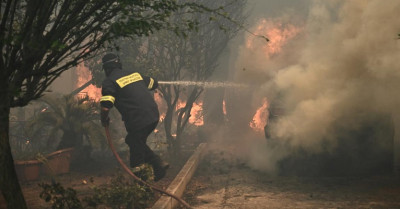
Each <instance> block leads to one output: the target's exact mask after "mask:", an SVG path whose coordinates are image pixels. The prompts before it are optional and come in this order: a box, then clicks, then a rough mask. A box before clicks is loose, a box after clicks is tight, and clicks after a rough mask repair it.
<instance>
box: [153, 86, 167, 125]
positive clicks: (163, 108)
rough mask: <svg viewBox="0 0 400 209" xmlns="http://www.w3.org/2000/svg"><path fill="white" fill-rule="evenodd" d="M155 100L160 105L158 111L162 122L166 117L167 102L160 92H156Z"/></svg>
mask: <svg viewBox="0 0 400 209" xmlns="http://www.w3.org/2000/svg"><path fill="white" fill-rule="evenodd" d="M154 100H155V101H156V103H157V106H158V111H159V112H160V122H162V121H163V120H164V118H165V114H166V112H167V109H166V106H167V105H166V104H165V103H164V100H163V99H162V96H161V94H160V93H159V92H155V93H154Z"/></svg>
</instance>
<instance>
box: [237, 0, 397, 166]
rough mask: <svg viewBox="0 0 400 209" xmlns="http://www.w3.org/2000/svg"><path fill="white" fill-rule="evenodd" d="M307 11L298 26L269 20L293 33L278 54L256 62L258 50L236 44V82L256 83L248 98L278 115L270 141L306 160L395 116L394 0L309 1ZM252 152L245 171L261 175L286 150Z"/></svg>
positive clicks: (286, 20) (264, 148)
mask: <svg viewBox="0 0 400 209" xmlns="http://www.w3.org/2000/svg"><path fill="white" fill-rule="evenodd" d="M307 11H308V15H307V16H306V18H304V22H301V21H299V20H298V19H297V18H296V22H295V23H293V22H291V19H290V18H288V15H282V17H284V18H278V17H274V18H273V19H272V21H281V22H283V24H284V25H285V24H286V26H287V25H290V24H295V26H296V27H299V28H301V32H299V34H298V35H297V36H296V38H293V39H291V40H289V41H288V42H287V44H286V45H285V46H282V47H283V48H282V53H279V54H276V55H275V56H272V57H271V56H270V57H264V58H263V57H262V56H264V54H263V52H262V50H261V48H258V49H248V48H246V47H245V44H243V46H242V48H241V50H240V53H239V58H238V62H237V69H240V70H238V72H237V73H236V75H237V76H236V77H237V78H239V77H240V78H242V79H245V80H247V81H248V82H253V81H257V82H259V83H262V85H261V89H260V90H259V91H257V92H256V94H255V95H254V97H255V98H259V99H262V97H265V96H266V97H267V98H268V100H269V102H270V103H274V102H276V103H279V106H280V108H282V109H283V110H284V113H285V114H284V115H282V117H279V119H278V120H277V121H275V122H274V123H273V124H271V125H272V129H271V132H270V134H271V138H273V139H275V140H280V141H281V142H284V143H285V144H286V145H288V146H287V147H290V148H293V149H295V148H301V149H304V150H307V152H309V153H321V152H329V151H330V150H334V149H337V147H338V146H340V145H339V143H340V142H339V141H338V139H339V138H340V137H342V136H343V131H344V132H346V131H352V130H359V128H361V127H363V126H364V125H365V124H366V123H373V124H374V121H375V122H379V121H380V120H378V119H377V118H379V117H380V116H381V115H389V116H393V117H394V116H396V115H398V113H399V110H398V109H399V107H400V105H399V104H400V95H399V93H398V90H399V89H400V82H399V80H400V69H399V66H400V65H399V60H400V40H399V39H398V34H399V33H400V21H399V20H400V13H399V11H400V1H398V0H385V1H381V0H370V1H364V0H352V1H346V0H337V1H312V2H311V3H310V7H309V9H307ZM265 18H268V17H265ZM254 29H256V26H255V27H254ZM271 38H272V37H271ZM272 41H273V40H271V42H272ZM258 47H262V45H261V44H259V45H258ZM243 68H246V70H242V69H243ZM395 119H396V118H395ZM371 121H372V122H371ZM338 130H342V132H340V131H338ZM255 147H257V148H256V150H255V151H254V152H251V156H249V162H250V165H251V166H253V167H254V168H257V169H262V170H266V171H274V170H275V165H276V163H277V162H278V161H279V160H280V159H282V158H283V157H285V156H287V155H289V153H290V150H291V149H287V148H286V149H285V150H280V149H281V148H276V147H271V146H268V145H267V144H265V143H264V145H263V146H259V145H255ZM266 161H268V162H266Z"/></svg>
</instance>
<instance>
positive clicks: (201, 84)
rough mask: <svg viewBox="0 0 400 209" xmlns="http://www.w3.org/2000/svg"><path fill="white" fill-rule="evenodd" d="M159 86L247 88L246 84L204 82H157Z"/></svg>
mask: <svg viewBox="0 0 400 209" xmlns="http://www.w3.org/2000/svg"><path fill="white" fill-rule="evenodd" d="M158 84H160V85H180V86H200V87H203V88H220V87H232V88H244V87H248V86H247V85H246V84H239V83H232V82H206V81H158Z"/></svg>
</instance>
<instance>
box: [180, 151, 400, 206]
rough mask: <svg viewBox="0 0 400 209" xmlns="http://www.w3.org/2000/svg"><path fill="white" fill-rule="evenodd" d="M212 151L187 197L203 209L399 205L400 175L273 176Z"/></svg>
mask: <svg viewBox="0 0 400 209" xmlns="http://www.w3.org/2000/svg"><path fill="white" fill-rule="evenodd" d="M226 156H227V154H226V153H224V152H223V151H216V150H214V151H211V152H209V153H207V154H206V155H205V159H204V160H203V162H202V163H201V164H200V165H199V167H198V169H197V171H196V173H195V175H194V177H193V178H192V180H191V182H190V183H189V185H188V187H187V190H186V191H185V196H184V199H185V200H186V201H188V202H189V203H190V204H191V205H192V206H193V207H194V208H199V209H206V208H207V209H218V208H235V209H239V208H240V209H257V208H274V209H275V208H300V209H310V208H311V209H312V208H337V209H339V208H349V209H350V208H351V209H353V208H385V209H386V208H400V177H399V176H395V175H393V174H385V175H379V176H365V175H364V176H337V177H334V176H330V177H326V176H325V177H324V176H317V177H298V176H276V175H275V176H273V175H268V174H266V173H263V172H258V171H255V170H252V169H251V168H249V167H247V166H246V164H245V163H243V162H241V161H240V160H235V159H234V158H232V157H226Z"/></svg>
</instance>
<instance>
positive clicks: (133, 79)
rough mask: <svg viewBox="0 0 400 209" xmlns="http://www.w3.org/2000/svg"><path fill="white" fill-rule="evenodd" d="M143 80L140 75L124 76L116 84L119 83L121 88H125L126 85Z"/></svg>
mask: <svg viewBox="0 0 400 209" xmlns="http://www.w3.org/2000/svg"><path fill="white" fill-rule="evenodd" d="M141 80H143V78H142V76H141V75H140V74H139V73H132V74H130V75H127V76H124V77H122V78H120V79H118V80H116V82H117V83H118V85H119V87H121V88H124V87H125V86H126V85H128V84H131V83H134V82H137V81H141Z"/></svg>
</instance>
